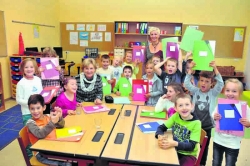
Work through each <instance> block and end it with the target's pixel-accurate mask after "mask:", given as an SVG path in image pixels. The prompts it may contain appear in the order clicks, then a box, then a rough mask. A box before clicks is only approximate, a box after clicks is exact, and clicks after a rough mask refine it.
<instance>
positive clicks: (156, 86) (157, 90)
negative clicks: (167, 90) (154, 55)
mask: <svg viewBox="0 0 250 166" xmlns="http://www.w3.org/2000/svg"><path fill="white" fill-rule="evenodd" d="M142 79H145V80H148V82H149V93H147V94H146V97H147V99H148V100H147V102H146V105H149V106H155V104H156V103H157V101H158V99H159V98H160V97H161V95H162V93H163V92H162V81H161V80H160V79H159V78H158V77H157V75H156V74H155V73H154V63H153V62H152V61H150V60H149V61H148V62H147V63H146V74H145V75H143V76H142Z"/></svg>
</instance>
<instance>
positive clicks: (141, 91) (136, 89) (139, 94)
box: [132, 80, 149, 101]
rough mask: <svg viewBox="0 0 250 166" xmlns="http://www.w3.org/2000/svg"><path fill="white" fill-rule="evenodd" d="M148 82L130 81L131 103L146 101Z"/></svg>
mask: <svg viewBox="0 0 250 166" xmlns="http://www.w3.org/2000/svg"><path fill="white" fill-rule="evenodd" d="M148 86H149V83H148V80H132V92H133V98H132V99H133V101H147V98H146V96H145V94H147V93H148Z"/></svg>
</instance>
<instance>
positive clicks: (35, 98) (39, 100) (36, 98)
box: [28, 94, 45, 107]
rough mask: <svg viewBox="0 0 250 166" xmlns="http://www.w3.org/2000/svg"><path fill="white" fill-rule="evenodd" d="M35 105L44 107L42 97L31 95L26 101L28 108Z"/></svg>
mask: <svg viewBox="0 0 250 166" xmlns="http://www.w3.org/2000/svg"><path fill="white" fill-rule="evenodd" d="M37 103H40V104H41V106H43V107H44V105H45V103H44V98H43V96H42V95H40V94H34V95H31V96H30V97H29V100H28V106H29V107H30V105H31V104H37Z"/></svg>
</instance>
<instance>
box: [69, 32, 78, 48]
mask: <svg viewBox="0 0 250 166" xmlns="http://www.w3.org/2000/svg"><path fill="white" fill-rule="evenodd" d="M69 44H74V45H77V44H78V32H70V33H69Z"/></svg>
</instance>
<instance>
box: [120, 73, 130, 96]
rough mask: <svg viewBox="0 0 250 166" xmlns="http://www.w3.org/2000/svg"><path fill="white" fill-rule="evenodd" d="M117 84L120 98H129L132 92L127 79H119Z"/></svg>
mask: <svg viewBox="0 0 250 166" xmlns="http://www.w3.org/2000/svg"><path fill="white" fill-rule="evenodd" d="M117 84H118V85H119V87H118V90H119V92H120V93H121V96H129V94H130V93H131V92H132V85H131V83H130V81H129V79H127V78H125V77H121V78H120V79H119V80H118V83H117Z"/></svg>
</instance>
